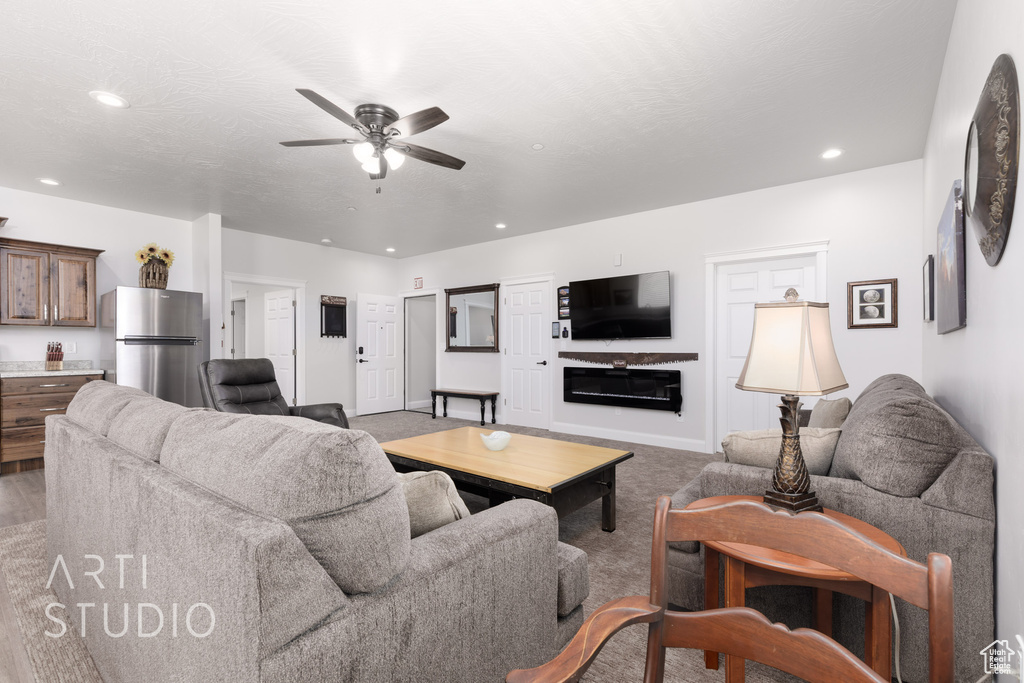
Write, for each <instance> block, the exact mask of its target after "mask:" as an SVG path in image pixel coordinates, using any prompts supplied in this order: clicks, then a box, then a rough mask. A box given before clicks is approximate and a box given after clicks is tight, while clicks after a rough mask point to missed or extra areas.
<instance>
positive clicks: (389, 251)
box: [385, 247, 395, 254]
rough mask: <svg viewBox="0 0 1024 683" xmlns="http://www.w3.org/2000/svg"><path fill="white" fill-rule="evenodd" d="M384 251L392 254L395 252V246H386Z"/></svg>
mask: <svg viewBox="0 0 1024 683" xmlns="http://www.w3.org/2000/svg"><path fill="white" fill-rule="evenodd" d="M385 251H387V252H388V253H389V254H393V253H394V252H395V248H394V247H388V248H387V249H386V250H385Z"/></svg>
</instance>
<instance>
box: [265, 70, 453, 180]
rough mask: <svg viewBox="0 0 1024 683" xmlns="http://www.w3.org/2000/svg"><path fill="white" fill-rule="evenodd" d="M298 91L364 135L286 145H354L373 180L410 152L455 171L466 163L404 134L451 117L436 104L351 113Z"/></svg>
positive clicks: (377, 107)
mask: <svg viewBox="0 0 1024 683" xmlns="http://www.w3.org/2000/svg"><path fill="white" fill-rule="evenodd" d="M296 92H298V93H299V94H300V95H302V96H303V97H305V98H306V99H307V100H309V101H310V102H312V103H313V104H315V105H316V106H318V107H320V108H321V109H323V110H324V111H325V112H327V113H328V114H330V115H331V116H333V117H334V118H336V119H338V120H339V121H341V122H342V123H345V124H347V125H349V126H352V128H354V129H355V130H356V131H357V132H358V133H359V134H360V135H362V136H363V139H362V140H353V139H351V138H327V139H324V140H289V141H287V142H282V143H281V144H282V145H284V146H285V147H315V146H319V145H355V147H353V149H352V151H353V152H354V153H355V155H356V159H358V160H359V161H360V162H362V164H363V170H364V171H366V172H367V173H369V174H370V178H372V179H373V180H380V179H382V178H384V177H385V176H386V175H387V174H388V168H394V169H397V168H398V167H399V166H401V165H402V163H403V162H404V161H405V157H407V156H408V157H412V158H413V159H419V160H420V161H425V162H427V163H428V164H436V165H438V166H444V167H445V168H452V169H455V170H456V171H458V170H459V169H461V168H462V167H463V166H465V165H466V162H465V161H463V160H462V159H456V158H455V157H453V156H449V155H448V154H444V153H442V152H438V151H436V150H433V149H427V148H426V147H420V146H419V145H414V144H412V143H411V142H406V141H405V138H407V137H409V136H411V135H416V134H417V133H422V132H423V131H425V130H430V129H431V128H433V127H434V126H436V125H438V124H441V123H444V122H445V121H447V120H448V115H447V114H445V113H444V112H443V111H441V110H440V109H439V108H437V107H431V108H430V109H424V110H423V111H418V112H416V113H414V114H409V115H408V116H403V117H401V118H399V117H398V112H396V111H395V110H394V109H392V108H391V107H385V106H384V105H382V104H361V105H359V106H358V107H356V115H355V116H352V115H350V114H349V113H348V112H346V111H345V110H343V109H341V108H340V107H339V106H337V105H336V104H334V103H333V102H330V101H329V100H327V99H325V98H324V97H323V96H321V95H318V94H317V93H315V92H313V91H312V90H305V89H303V88H297V89H296ZM378 189H379V188H378Z"/></svg>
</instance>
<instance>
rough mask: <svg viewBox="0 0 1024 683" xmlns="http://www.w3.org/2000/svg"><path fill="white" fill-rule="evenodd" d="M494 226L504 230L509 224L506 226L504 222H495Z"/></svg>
mask: <svg viewBox="0 0 1024 683" xmlns="http://www.w3.org/2000/svg"><path fill="white" fill-rule="evenodd" d="M494 227H496V228H497V229H498V230H504V229H505V228H506V227H508V226H506V225H505V224H504V223H495V224H494Z"/></svg>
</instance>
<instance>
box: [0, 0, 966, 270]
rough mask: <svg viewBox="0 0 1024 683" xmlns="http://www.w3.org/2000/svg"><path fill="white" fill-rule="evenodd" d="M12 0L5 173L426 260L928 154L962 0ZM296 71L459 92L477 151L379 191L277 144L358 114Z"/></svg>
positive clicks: (315, 78) (2, 121)
mask: <svg viewBox="0 0 1024 683" xmlns="http://www.w3.org/2000/svg"><path fill="white" fill-rule="evenodd" d="M3 5H4V10H3V16H4V25H5V29H4V32H3V38H2V39H0V57H2V59H0V64H2V66H0V93H2V96H0V185H5V186H8V187H13V188H17V189H22V190H29V191H34V192H44V193H48V194H53V195H56V196H62V197H68V198H72V199H80V200H84V201H90V202H95V203H98V204H106V205H111V206H116V207H121V208H126V209H132V210H137V211H144V212H148V213H155V214H159V215H165V216H171V217H175V218H181V219H187V220H193V219H195V218H197V217H198V216H201V215H203V214H205V213H208V212H214V213H220V214H222V215H223V220H224V225H225V226H226V227H231V228H235V229H239V230H248V231H252V232H258V233H264V234H270V235H278V236H282V237H288V238H292V239H297V240H303V241H309V242H317V243H318V242H319V241H320V239H321V238H323V237H330V238H331V239H333V240H334V246H338V247H345V248H348V249H354V250H358V251H365V252H369V253H375V254H384V249H385V247H388V246H393V247H395V248H396V249H397V251H396V252H395V254H394V256H396V257H403V256H411V255H414V254H421V253H426V252H431V251H437V250H440V249H447V248H451V247H456V246H459V245H464V244H471V243H475V242H482V241H486V240H492V239H498V238H501V237H505V236H510V235H514V234H523V233H528V232H536V231H540V230H547V229H551V228H557V227H561V226H565V225H572V224H576V223H581V222H585V221H590V220H595V219H600V218H607V217H611V216H618V215H623V214H628V213H633V212H637V211H643V210H647V209H654V208H659V207H664V206H670V205H674V204H682V203H686V202H691V201H695V200H700V199H706V198H709V197H716V196H722V195H728V194H734V193H737V192H743V191H747V190H753V189H757V188H762V187H769V186H773V185H779V184H783V183H790V182H795V181H800V180H806V179H810V178H816V177H821V176H825V175H832V174H835V173H844V172H848V171H853V170H858V169H863V168H869V167H873V166H879V165H883V164H890V163H896V162H900V161H905V160H909V159H917V158H920V157H921V155H922V152H923V149H924V142H925V135H926V132H927V128H928V123H929V120H930V117H931V110H932V103H933V101H934V96H935V91H936V88H937V84H938V79H939V73H940V70H941V67H942V60H943V56H944V54H945V48H946V41H947V38H948V35H949V30H950V25H951V23H952V19H953V13H954V10H955V8H956V0H875V1H871V0H856V1H854V0H829V1H827V2H823V1H822V0H757V1H755V0H631V1H629V2H625V1H623V0H600V1H595V0H586V1H583V0H580V1H569V0H516V1H514V2H512V1H501V2H499V1H497V0H495V1H493V2H492V1H486V2H482V1H479V0H477V1H471V0H433V1H432V2H423V1H422V0H419V1H415V2H413V1H407V0H400V1H394V0H393V1H391V2H386V3H373V2H359V3H354V2H338V1H334V2H329V1H327V0H319V1H314V2H310V1H302V0H259V1H256V0H174V1H173V2H167V1H166V0H162V1H160V2H156V1H154V0H103V1H100V0H5V2H4V3H3ZM295 88H310V89H312V90H315V91H317V92H318V93H320V94H321V95H324V96H325V97H327V98H328V99H330V100H331V101H333V102H335V103H336V104H337V105H338V106H340V107H341V108H342V109H345V110H346V111H348V112H349V113H352V112H353V111H354V109H355V107H356V106H357V105H358V104H362V103H367V102H376V103H381V104H385V105H388V106H390V107H392V108H394V109H396V110H397V111H398V113H399V114H400V115H405V114H409V113H412V112H414V111H418V110H420V109H424V108H426V107H430V106H439V107H441V108H442V109H444V111H445V112H447V113H448V114H449V116H451V119H450V120H449V121H447V122H446V123H444V124H441V125H440V126H438V127H437V128H434V129H432V130H430V131H427V132H424V133H421V134H420V135H417V136H415V137H413V138H411V142H415V143H416V144H419V145H423V146H426V147H430V148H433V149H437V150H439V151H442V152H445V153H448V154H451V155H453V156H456V157H459V158H461V159H464V160H465V161H466V162H467V163H466V166H465V168H464V169H462V170H461V171H452V170H449V169H445V168H441V167H437V166H432V165H428V164H425V163H422V162H419V161H416V160H412V159H410V160H409V161H408V162H407V163H406V164H405V165H404V166H403V167H402V168H401V169H399V170H398V171H393V172H392V173H390V174H389V175H388V177H387V178H386V179H385V180H384V181H382V182H381V183H380V186H381V188H382V191H381V193H380V194H375V188H376V186H377V183H376V182H374V181H372V180H370V179H369V177H368V176H367V174H366V173H365V172H363V171H362V170H360V168H359V165H358V164H357V163H356V161H355V159H354V158H353V156H352V153H351V149H350V148H348V147H341V146H338V147H316V148H285V147H281V146H280V145H278V144H277V143H278V142H279V141H281V140H296V139H303V138H328V137H350V135H351V133H353V131H352V130H351V129H349V128H347V127H346V126H344V125H343V124H342V123H341V122H339V121H337V120H335V119H333V118H332V117H330V116H328V115H327V114H326V113H325V112H323V111H321V110H320V109H318V108H316V107H315V106H313V105H312V104H311V103H310V102H308V101H307V100H305V99H304V98H302V97H301V96H299V95H298V94H297V93H296V92H295V90H294V89H295ZM96 89H100V90H109V91H112V92H115V93H118V94H120V95H122V96H123V97H125V98H127V99H128V100H129V101H130V102H131V108H129V109H127V110H112V109H108V108H105V107H102V106H100V105H98V104H96V103H95V102H93V101H92V100H91V99H89V97H88V95H87V93H88V91H90V90H96ZM535 143H541V144H543V145H544V149H543V150H540V151H535V150H534V149H533V148H532V145H534V144H535ZM831 146H839V147H843V148H845V149H846V150H847V154H846V155H844V156H843V157H841V158H840V159H838V160H833V161H830V162H825V161H823V160H821V159H820V158H818V154H820V152H822V151H823V150H824V149H825V148H827V147H831ZM41 176H51V177H56V178H59V179H60V180H61V181H63V183H64V185H63V186H61V187H57V188H45V187H43V186H42V185H40V184H38V183H37V182H36V181H35V179H36V178H38V177H41ZM349 207H353V209H354V210H353V209H350V208H349ZM2 208H3V207H0V209H2ZM3 213H5V215H9V212H3ZM497 222H504V223H507V224H508V226H509V227H508V228H507V229H506V230H503V231H498V230H495V228H494V224H495V223H497Z"/></svg>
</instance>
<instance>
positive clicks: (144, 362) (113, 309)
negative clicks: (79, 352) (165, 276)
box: [100, 287, 203, 407]
mask: <svg viewBox="0 0 1024 683" xmlns="http://www.w3.org/2000/svg"><path fill="white" fill-rule="evenodd" d="M202 324H203V295H202V294H201V293H199V292H179V291H175V290H172V289H143V288H140V287H117V288H116V289H115V290H114V291H112V292H107V293H106V294H104V295H103V296H102V297H101V298H100V326H101V328H102V331H103V351H102V359H101V365H102V366H103V369H104V370H106V372H107V376H106V379H107V380H109V381H111V382H116V383H117V384H123V385H126V386H130V387H136V388H138V389H142V390H143V391H146V392H149V393H151V394H153V395H154V396H157V397H159V398H162V399H164V400H166V401H173V402H174V403H180V404H181V405H183V406H190V407H193V406H201V405H202V404H203V401H202V396H201V395H200V393H199V375H198V368H199V364H200V363H201V362H202V360H203V349H202V346H201V344H202V339H200V336H201V333H200V331H201V329H202Z"/></svg>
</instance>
